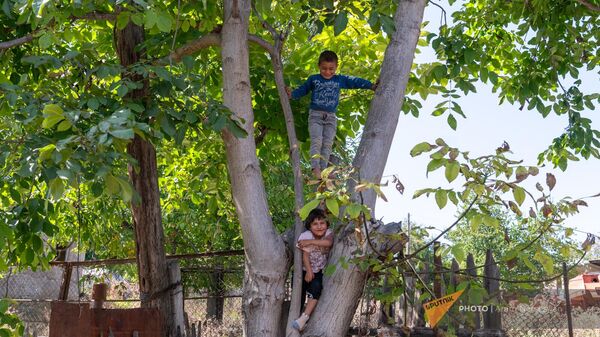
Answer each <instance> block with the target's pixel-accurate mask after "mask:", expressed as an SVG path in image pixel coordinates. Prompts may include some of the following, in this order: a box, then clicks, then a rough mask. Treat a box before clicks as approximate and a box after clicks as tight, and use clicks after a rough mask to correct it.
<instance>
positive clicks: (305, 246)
mask: <svg viewBox="0 0 600 337" xmlns="http://www.w3.org/2000/svg"><path fill="white" fill-rule="evenodd" d="M304 226H305V227H306V229H307V230H306V231H304V232H303V233H302V234H300V237H299V238H298V244H297V245H296V246H297V247H298V248H299V249H301V250H302V269H303V271H302V279H303V280H302V303H304V299H305V298H306V296H308V302H307V303H306V306H305V307H304V312H303V313H302V315H300V317H298V319H296V320H295V321H294V322H293V323H292V327H294V329H297V330H299V331H302V330H303V329H304V325H305V324H306V322H307V321H308V319H309V318H310V314H311V313H312V312H313V310H314V309H315V307H316V306H317V302H318V301H319V297H320V296H321V290H322V289H323V268H325V265H326V264H327V257H328V255H329V250H330V249H331V246H333V232H332V231H331V230H330V229H329V220H328V219H327V215H326V214H325V211H324V210H322V209H319V208H315V209H313V210H312V211H310V213H309V214H308V217H307V218H306V220H305V221H304Z"/></svg>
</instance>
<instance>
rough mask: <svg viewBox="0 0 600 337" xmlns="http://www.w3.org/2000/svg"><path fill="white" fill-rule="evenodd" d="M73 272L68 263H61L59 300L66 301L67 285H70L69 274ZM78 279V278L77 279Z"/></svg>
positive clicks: (67, 296)
mask: <svg viewBox="0 0 600 337" xmlns="http://www.w3.org/2000/svg"><path fill="white" fill-rule="evenodd" d="M72 274H73V266H72V265H71V264H70V263H66V264H64V265H63V277H62V284H61V285H60V292H59V294H58V299H59V300H60V301H66V300H67V299H68V298H69V287H70V285H71V275H72ZM77 281H79V280H77Z"/></svg>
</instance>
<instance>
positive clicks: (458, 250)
mask: <svg viewBox="0 0 600 337" xmlns="http://www.w3.org/2000/svg"><path fill="white" fill-rule="evenodd" d="M450 251H451V252H452V255H453V256H454V257H455V258H456V260H457V261H464V260H465V250H464V247H463V245H462V244H460V243H457V244H455V245H454V246H452V249H451V250H450Z"/></svg>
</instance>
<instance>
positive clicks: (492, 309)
mask: <svg viewBox="0 0 600 337" xmlns="http://www.w3.org/2000/svg"><path fill="white" fill-rule="evenodd" d="M484 273H485V279H484V281H483V286H484V288H485V290H487V293H488V296H489V301H488V303H490V304H489V305H487V306H485V307H486V308H487V310H486V311H484V312H483V326H484V328H483V329H479V330H477V331H475V332H474V333H473V336H475V337H505V336H506V333H505V332H504V331H503V330H502V315H501V313H500V311H499V310H498V307H497V305H496V304H497V303H498V295H499V292H500V281H499V280H498V279H499V278H500V271H499V270H498V265H497V264H496V262H495V261H494V256H493V255H492V250H491V249H488V250H487V252H486V255H485V268H484Z"/></svg>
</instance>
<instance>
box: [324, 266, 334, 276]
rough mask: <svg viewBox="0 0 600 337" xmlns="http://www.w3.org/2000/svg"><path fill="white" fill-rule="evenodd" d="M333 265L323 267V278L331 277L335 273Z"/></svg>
mask: <svg viewBox="0 0 600 337" xmlns="http://www.w3.org/2000/svg"><path fill="white" fill-rule="evenodd" d="M335 268H336V266H335V264H328V265H327V267H325V271H323V274H324V275H325V276H331V275H333V273H335Z"/></svg>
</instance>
